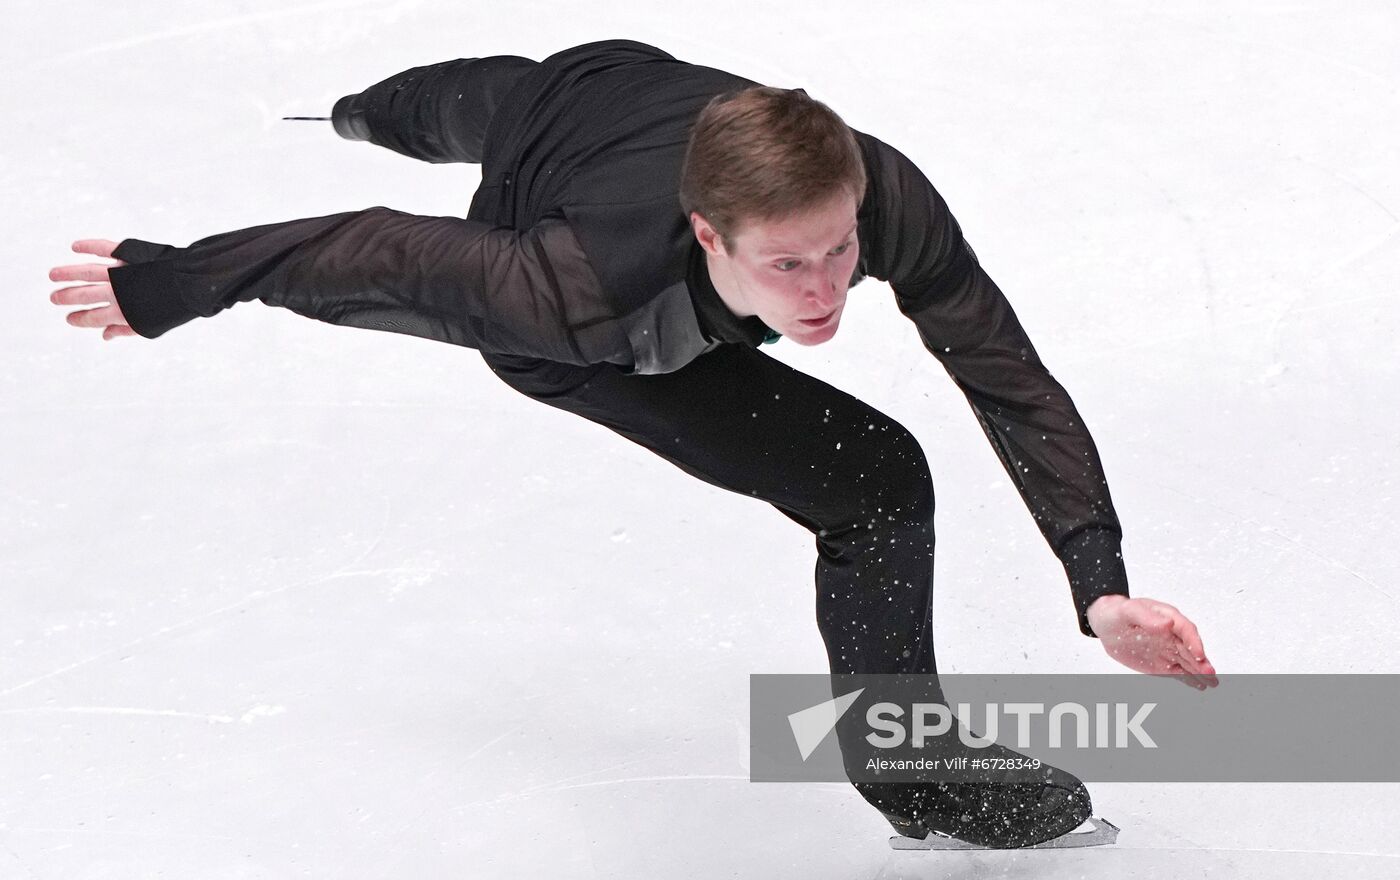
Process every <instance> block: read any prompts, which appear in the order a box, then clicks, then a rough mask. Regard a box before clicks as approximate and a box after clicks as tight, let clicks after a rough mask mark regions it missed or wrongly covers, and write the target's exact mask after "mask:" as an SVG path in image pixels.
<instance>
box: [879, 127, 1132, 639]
mask: <svg viewBox="0 0 1400 880" xmlns="http://www.w3.org/2000/svg"><path fill="white" fill-rule="evenodd" d="M858 139H859V140H860V142H861V148H862V149H863V150H864V151H865V154H866V162H867V167H868V168H869V169H870V176H871V179H870V181H869V190H868V192H867V195H866V198H865V201H864V203H863V204H862V205H861V209H860V216H859V219H860V223H861V226H862V232H861V240H862V244H863V247H864V248H865V250H864V251H863V254H862V257H863V260H864V261H865V264H864V266H863V269H864V271H865V272H866V274H869V275H872V276H874V277H876V278H881V279H884V280H887V281H889V282H890V286H891V287H892V288H893V289H894V292H895V295H896V298H897V301H898V304H899V308H900V310H901V311H902V312H903V313H904V314H905V315H906V316H908V317H909V318H910V319H911V320H912V321H913V322H914V324H915V326H916V327H917V328H918V330H919V335H920V337H921V338H922V340H923V342H924V345H925V346H926V347H927V348H928V350H929V351H930V352H932V353H933V355H934V356H935V357H937V358H938V359H939V361H941V362H942V364H943V366H944V367H945V368H946V369H947V370H948V373H949V374H950V375H951V376H952V378H953V381H954V382H956V383H957V385H958V387H959V388H960V389H962V391H963V393H964V394H965V395H966V396H967V399H968V402H969V403H970V404H971V405H972V409H973V411H974V412H975V413H976V415H977V420H978V422H979V423H980V424H981V426H982V429H983V431H984V432H985V433H986V435H987V438H988V439H989V440H990V441H991V443H992V446H993V448H994V449H995V450H996V452H997V455H998V456H999V457H1000V458H1001V461H1002V464H1003V465H1004V466H1005V467H1006V471H1007V473H1008V475H1010V477H1011V479H1012V482H1013V484H1014V485H1015V486H1016V488H1017V489H1018V490H1019V491H1020V493H1021V496H1022V498H1024V500H1025V502H1026V505H1027V506H1028V507H1029V508H1030V511H1031V515H1032V516H1033V517H1034V518H1035V521H1036V524H1037V525H1038V526H1039V527H1040V530H1041V532H1042V534H1044V536H1045V538H1046V540H1047V541H1048V542H1049V544H1050V546H1051V547H1052V548H1054V550H1055V552H1056V554H1057V555H1058V556H1059V558H1060V560H1061V561H1062V562H1063V564H1064V566H1065V569H1066V572H1067V574H1068V576H1069V581H1070V587H1071V590H1072V592H1073V596H1074V601H1075V609H1076V611H1077V612H1078V616H1079V625H1080V628H1081V630H1082V631H1083V632H1084V633H1085V634H1086V635H1094V632H1093V630H1092V629H1091V628H1090V626H1089V622H1088V619H1087V617H1086V613H1087V611H1088V609H1089V606H1090V605H1091V604H1093V603H1094V601H1095V600H1097V599H1098V598H1099V597H1101V596H1107V595H1120V596H1126V595H1127V594H1128V578H1127V573H1126V571H1125V569H1124V567H1123V561H1122V557H1121V554H1120V542H1121V536H1122V532H1121V530H1120V527H1119V524H1118V517H1117V515H1116V513H1115V512H1114V509H1113V502H1112V499H1111V498H1110V496H1109V491H1108V482H1107V480H1106V479H1105V478H1104V473H1103V466H1102V464H1101V463H1100V460H1099V454H1098V451H1097V449H1096V448H1095V446H1094V441H1093V438H1092V437H1091V436H1090V435H1089V431H1088V429H1087V428H1086V427H1085V425H1084V422H1083V420H1082V419H1081V418H1080V416H1079V413H1078V411H1077V410H1076V409H1075V407H1074V403H1073V402H1072V401H1071V400H1070V398H1069V395H1068V394H1067V393H1066V392H1065V389H1064V388H1063V387H1062V386H1061V385H1060V383H1059V382H1057V381H1056V380H1055V378H1054V377H1053V376H1051V375H1050V372H1049V371H1048V370H1047V369H1046V368H1045V365H1044V364H1043V363H1041V361H1040V358H1039V356H1038V355H1037V354H1036V352H1035V348H1034V347H1033V346H1032V345H1031V341H1030V339H1029V338H1028V337H1027V336H1026V333H1025V331H1024V330H1023V329H1022V327H1021V324H1020V322H1019V321H1018V320H1017V318H1016V314H1015V312H1014V311H1013V310H1012V308H1011V305H1010V303H1008V302H1007V300H1006V297H1005V296H1004V295H1003V294H1002V292H1001V290H1000V289H999V288H998V287H997V285H996V284H995V283H994V282H993V281H992V279H991V278H990V277H989V276H988V275H987V273H986V272H985V271H984V270H983V269H982V267H981V266H980V265H979V264H978V262H977V259H976V257H975V256H974V255H973V253H972V250H971V248H969V247H968V246H967V244H966V242H965V241H964V240H963V236H962V230H961V229H960V228H959V226H958V223H957V220H955V219H954V218H953V215H952V213H951V212H950V211H949V210H948V206H947V204H946V203H945V202H944V200H943V197H942V196H941V195H939V193H938V192H937V191H936V190H935V189H934V188H933V186H932V185H931V184H930V183H929V181H928V179H927V178H926V177H925V176H924V175H923V173H922V172H920V171H919V169H918V168H917V167H915V165H914V164H913V163H912V162H911V161H909V159H908V158H906V157H905V156H904V155H902V154H901V153H899V152H898V151H897V150H895V149H894V148H893V147H890V146H889V145H887V144H884V143H882V142H880V141H878V140H877V139H875V138H872V137H869V136H868V135H858Z"/></svg>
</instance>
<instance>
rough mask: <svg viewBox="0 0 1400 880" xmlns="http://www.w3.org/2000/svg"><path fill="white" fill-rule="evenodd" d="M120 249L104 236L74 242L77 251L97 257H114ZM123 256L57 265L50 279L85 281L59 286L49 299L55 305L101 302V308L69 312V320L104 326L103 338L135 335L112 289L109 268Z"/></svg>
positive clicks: (51, 271)
mask: <svg viewBox="0 0 1400 880" xmlns="http://www.w3.org/2000/svg"><path fill="white" fill-rule="evenodd" d="M116 249H117V243H116V242H115V241H108V240H106V239H103V238H85V239H83V240H81V241H75V242H73V251H74V253H79V254H92V255H93V256H95V257H103V258H106V259H113V257H112V251H114V250H116ZM123 265H125V263H123V262H122V261H121V260H115V261H114V262H111V263H81V264H77V265H72V266H56V267H55V268H53V269H50V270H49V280H50V281H82V282H85V283H83V284H77V285H70V286H68V287H60V288H58V289H57V290H55V291H54V292H53V293H51V294H49V301H50V302H52V303H54V304H55V305H60V306H73V305H94V306H95V305H97V304H98V303H101V304H102V305H101V306H100V307H98V308H91V309H80V310H78V311H76V312H69V313H68V323H69V324H72V325H73V326H74V327H101V328H102V338H103V339H116V338H117V337H118V336H135V335H137V334H136V331H135V330H133V329H131V325H130V324H129V323H127V320H126V316H125V315H123V314H122V310H121V306H119V305H118V304H117V297H116V294H115V293H114V292H113V291H112V281H111V278H110V277H109V276H108V274H107V270H108V269H111V268H112V267H113V266H123Z"/></svg>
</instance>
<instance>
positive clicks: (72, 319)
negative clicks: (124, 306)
mask: <svg viewBox="0 0 1400 880" xmlns="http://www.w3.org/2000/svg"><path fill="white" fill-rule="evenodd" d="M68 323H69V324H72V325H73V326H74V327H109V328H110V327H114V326H119V325H124V324H125V323H126V320H125V319H124V318H123V317H122V313H121V310H120V309H118V308H117V307H116V306H114V305H111V306H102V307H100V308H95V309H82V310H80V311H76V312H69V313H68ZM103 336H106V333H103Z"/></svg>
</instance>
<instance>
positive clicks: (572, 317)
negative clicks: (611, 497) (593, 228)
mask: <svg viewBox="0 0 1400 880" xmlns="http://www.w3.org/2000/svg"><path fill="white" fill-rule="evenodd" d="M110 245H111V243H110V242H104V243H102V244H101V245H100V246H97V245H91V243H89V244H88V245H86V246H85V247H82V248H80V247H78V246H76V245H75V247H74V249H75V250H78V251H79V252H80V253H91V254H94V255H96V256H103V257H112V258H115V259H117V260H119V261H121V262H119V263H118V264H116V265H103V264H87V265H82V266H68V267H61V268H58V269H55V270H53V272H51V273H50V278H52V279H54V280H66V281H86V282H88V284H87V285H84V286H83V287H86V288H87V289H82V288H72V289H69V290H67V291H63V292H56V293H55V294H54V302H58V303H62V304H79V303H89V302H93V303H95V302H98V301H101V300H100V299H99V297H106V298H107V299H109V300H112V301H113V305H112V306H110V307H108V309H109V310H108V311H101V310H98V311H95V312H94V313H93V314H90V315H83V314H81V313H79V316H78V317H70V319H69V320H70V322H72V323H79V324H80V326H98V325H99V324H101V325H102V326H105V327H108V328H110V329H108V330H106V331H104V336H106V337H107V338H111V337H112V336H115V335H129V333H128V330H130V331H134V332H135V333H137V334H139V335H141V336H145V337H148V338H154V337H157V336H160V335H161V334H162V333H165V332H166V331H167V330H170V329H171V328H173V327H177V326H179V325H181V324H183V323H185V322H187V321H190V320H192V319H194V318H196V317H210V316H213V315H215V314H217V313H219V312H220V311H222V310H224V309H226V308H229V307H230V306H233V305H235V304H237V303H239V302H248V301H251V300H254V299H256V300H260V301H262V302H264V303H266V304H268V305H275V306H281V307H283V308H287V309H291V310H292V311H294V312H297V313H298V314H301V315H305V316H307V317H310V318H315V319H317V320H320V321H326V322H328V323H332V324H342V325H345V326H350V327H362V328H366V329H373V330H387V331H390V332H394V333H407V334H410V335H414V336H421V337H424V338H427V339H434V340H438V341H442V342H450V343H453V344H455V345H463V346H468V347H471V348H478V349H484V350H488V351H494V352H500V353H505V354H519V355H523V356H528V357H540V358H546V359H549V360H556V361H562V362H565V363H574V364H592V363H603V362H616V363H625V362H626V361H627V358H628V357H629V356H630V347H629V346H628V345H627V341H626V336H625V334H624V333H623V331H622V330H621V328H620V327H619V325H618V324H617V322H616V321H613V320H611V318H612V317H613V316H612V313H611V307H610V305H609V304H608V303H607V302H606V300H605V298H604V297H603V295H602V292H601V290H600V289H599V285H598V281H597V278H596V277H595V276H594V274H593V271H592V268H591V267H590V266H589V264H588V261H587V259H586V258H585V256H584V254H583V252H582V249H581V248H580V247H579V245H578V242H577V239H576V238H575V237H574V235H573V232H572V230H571V229H570V228H569V227H568V224H567V223H565V222H564V221H563V220H548V221H545V222H542V223H540V224H538V225H536V226H535V227H533V228H531V229H529V230H525V231H516V230H513V229H506V228H496V227H491V226H489V225H487V224H483V223H477V222H474V221H470V220H462V219H459V218H455V217H420V216H416V215H412V214H404V213H402V212H399V211H393V210H390V209H388V208H370V209H368V210H366V211H355V212H349V213H345V214H333V215H330V216H327V217H313V218H308V219H304V220H292V221H288V222H286V223H274V224H270V225H266V226H257V227H253V228H251V229H243V230H239V231H236V232H226V233H222V234H219V235H214V236H210V237H208V238H204V239H201V240H200V241H197V242H195V243H194V244H192V245H190V246H189V247H184V248H180V247H172V246H170V245H160V244H152V243H150V242H145V241H141V240H139V239H127V240H125V241H123V242H122V243H121V244H120V245H118V246H116V247H115V248H113V247H110ZM80 322H81V323H80Z"/></svg>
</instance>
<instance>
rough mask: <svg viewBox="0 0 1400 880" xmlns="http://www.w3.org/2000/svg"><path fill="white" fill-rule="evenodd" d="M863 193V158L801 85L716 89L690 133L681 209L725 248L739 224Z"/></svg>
mask: <svg viewBox="0 0 1400 880" xmlns="http://www.w3.org/2000/svg"><path fill="white" fill-rule="evenodd" d="M843 190H844V191H845V192H848V193H850V195H851V196H852V197H853V198H854V199H855V202H856V204H857V205H859V204H860V202H861V200H862V199H863V198H864V197H865V162H864V160H863V159H862V157H861V152H860V146H859V145H858V144H857V143H856V139H855V135H854V134H852V133H851V129H850V127H849V126H847V125H846V123H845V122H844V121H843V120H842V119H841V117H840V116H837V115H836V113H835V112H834V111H832V109H831V108H830V107H828V106H826V105H825V104H823V103H822V102H821V101H818V100H816V99H814V98H811V97H809V96H808V95H807V93H806V92H804V91H802V90H801V89H777V88H772V87H769V86H756V87H752V88H747V89H741V90H739V91H737V92H729V93H726V94H723V95H719V96H717V97H715V98H714V99H713V100H711V101H710V103H709V104H707V105H705V109H704V110H702V111H701V112H700V116H699V118H697V119H696V121H695V127H694V128H692V129H691V132H690V144H689V146H688V147H687V148H686V153H685V165H684V167H683V168H682V170H681V192H680V197H681V208H682V209H684V211H685V214H686V216H687V217H689V216H690V213H691V212H692V211H695V212H698V213H699V214H700V216H702V217H704V218H705V219H706V220H707V221H709V223H710V225H711V226H713V227H714V228H715V230H716V231H718V232H719V234H720V237H721V238H722V239H723V240H724V243H725V247H726V248H730V249H732V245H733V237H734V236H735V235H736V234H738V231H739V228H740V226H741V225H742V224H743V223H744V222H746V221H751V220H776V219H779V218H783V217H789V216H791V215H793V214H796V213H799V212H801V211H804V210H809V209H812V208H815V207H819V206H821V205H824V204H825V203H826V202H828V201H829V200H831V199H832V198H835V197H836V196H837V195H839V194H840V193H841V192H842V191H843Z"/></svg>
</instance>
